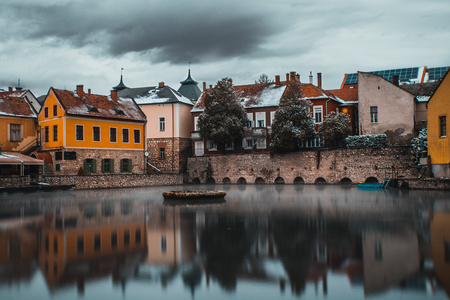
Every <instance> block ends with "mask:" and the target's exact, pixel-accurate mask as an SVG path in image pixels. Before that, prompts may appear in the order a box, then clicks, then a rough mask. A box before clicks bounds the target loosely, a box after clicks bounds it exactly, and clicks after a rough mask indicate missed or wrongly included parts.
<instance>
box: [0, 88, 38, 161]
mask: <svg viewBox="0 0 450 300" xmlns="http://www.w3.org/2000/svg"><path fill="white" fill-rule="evenodd" d="M33 100H35V101H33ZM38 107H39V103H38V102H37V100H36V98H35V97H34V95H33V94H32V93H31V92H30V91H29V90H16V91H13V90H12V88H10V90H9V91H7V92H0V131H1V132H2V134H1V135H0V144H1V145H0V147H1V150H3V151H17V152H21V153H26V154H28V153H29V152H31V151H32V150H33V149H34V147H36V146H37V128H38V126H37V111H38V110H39V108H38Z"/></svg>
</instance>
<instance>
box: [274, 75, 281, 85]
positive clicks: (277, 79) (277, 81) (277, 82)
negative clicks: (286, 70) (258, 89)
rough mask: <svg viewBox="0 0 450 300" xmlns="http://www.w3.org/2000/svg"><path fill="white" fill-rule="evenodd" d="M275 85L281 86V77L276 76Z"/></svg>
mask: <svg viewBox="0 0 450 300" xmlns="http://www.w3.org/2000/svg"><path fill="white" fill-rule="evenodd" d="M275 84H276V85H280V75H275Z"/></svg>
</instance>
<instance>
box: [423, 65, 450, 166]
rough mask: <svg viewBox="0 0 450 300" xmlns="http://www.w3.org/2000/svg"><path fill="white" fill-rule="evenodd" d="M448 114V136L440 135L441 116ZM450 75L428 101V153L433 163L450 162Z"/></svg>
mask: <svg viewBox="0 0 450 300" xmlns="http://www.w3.org/2000/svg"><path fill="white" fill-rule="evenodd" d="M440 116H446V120H447V128H446V129H447V136H445V137H441V136H440V127H439V117H440ZM449 123H450V75H449V73H447V76H445V77H444V79H443V81H442V82H441V84H440V85H439V87H438V89H437V90H436V91H435V93H434V94H433V96H432V97H431V99H430V100H429V101H428V126H427V132H428V140H427V141H428V155H430V157H431V163H432V164H449V163H450V138H449V136H450V125H449Z"/></svg>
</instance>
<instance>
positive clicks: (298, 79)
mask: <svg viewBox="0 0 450 300" xmlns="http://www.w3.org/2000/svg"><path fill="white" fill-rule="evenodd" d="M296 78H297V81H298V82H300V74H297V76H296Z"/></svg>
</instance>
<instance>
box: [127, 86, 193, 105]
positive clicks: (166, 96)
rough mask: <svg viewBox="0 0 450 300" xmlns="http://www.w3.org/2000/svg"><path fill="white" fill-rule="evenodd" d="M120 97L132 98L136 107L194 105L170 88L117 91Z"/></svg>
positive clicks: (151, 87)
mask: <svg viewBox="0 0 450 300" xmlns="http://www.w3.org/2000/svg"><path fill="white" fill-rule="evenodd" d="M118 95H119V96H121V97H128V98H133V99H134V101H136V103H137V104H138V105H145V104H162V103H183V104H187V105H194V104H193V103H192V101H191V100H189V99H188V98H186V97H184V96H183V95H181V94H180V93H179V92H177V91H176V90H174V89H173V88H171V87H170V86H163V87H156V86H149V87H140V88H126V89H123V90H121V91H118Z"/></svg>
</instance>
